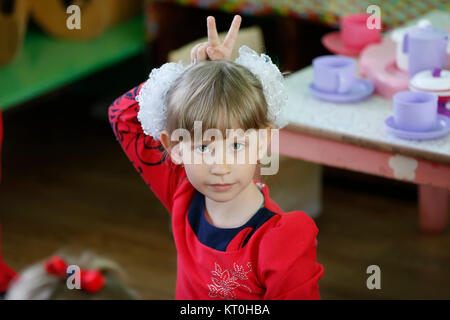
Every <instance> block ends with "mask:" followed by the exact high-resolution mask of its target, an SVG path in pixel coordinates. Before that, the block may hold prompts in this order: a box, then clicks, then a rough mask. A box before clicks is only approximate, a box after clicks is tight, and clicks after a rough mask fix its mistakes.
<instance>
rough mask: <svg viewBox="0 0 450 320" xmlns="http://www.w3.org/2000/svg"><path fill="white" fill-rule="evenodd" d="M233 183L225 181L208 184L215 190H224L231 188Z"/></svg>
mask: <svg viewBox="0 0 450 320" xmlns="http://www.w3.org/2000/svg"><path fill="white" fill-rule="evenodd" d="M233 185H234V183H227V184H210V186H211V187H212V188H214V189H215V190H217V191H226V190H229V189H231V187H233Z"/></svg>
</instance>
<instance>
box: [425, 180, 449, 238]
mask: <svg viewBox="0 0 450 320" xmlns="http://www.w3.org/2000/svg"><path fill="white" fill-rule="evenodd" d="M418 187H419V188H418V190H419V225H420V230H421V231H424V232H441V231H444V230H445V228H446V226H447V218H448V217H447V216H448V214H447V210H448V194H449V191H448V190H447V189H443V188H438V187H432V186H428V185H419V186H418Z"/></svg>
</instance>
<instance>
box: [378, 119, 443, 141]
mask: <svg viewBox="0 0 450 320" xmlns="http://www.w3.org/2000/svg"><path fill="white" fill-rule="evenodd" d="M384 124H385V128H386V131H387V133H388V134H390V135H393V136H395V137H397V138H400V139H406V140H433V139H439V138H442V137H444V136H446V135H447V134H448V133H449V132H450V118H448V117H446V116H443V115H440V114H438V120H437V122H436V126H435V127H434V129H433V130H430V131H425V132H423V131H406V130H402V129H399V128H397V126H396V125H395V121H394V117H393V116H391V117H389V118H387V119H386V120H385V122H384Z"/></svg>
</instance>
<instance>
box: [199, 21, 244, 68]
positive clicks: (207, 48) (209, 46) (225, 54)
mask: <svg viewBox="0 0 450 320" xmlns="http://www.w3.org/2000/svg"><path fill="white" fill-rule="evenodd" d="M241 21H242V18H241V16H239V15H235V16H234V19H233V22H232V23H231V27H230V30H228V34H227V36H226V37H225V40H224V41H223V43H220V39H219V35H218V33H217V29H216V20H215V19H214V17H213V16H209V17H208V18H206V22H207V26H208V41H207V42H202V43H199V44H197V45H195V46H194V47H193V48H192V50H191V63H193V62H195V60H197V61H204V60H213V61H214V60H229V59H230V57H231V53H232V52H233V47H234V43H235V41H236V38H237V35H238V32H239V27H240V26H241Z"/></svg>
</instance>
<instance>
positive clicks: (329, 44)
mask: <svg viewBox="0 0 450 320" xmlns="http://www.w3.org/2000/svg"><path fill="white" fill-rule="evenodd" d="M322 44H323V45H324V47H325V48H327V49H328V50H329V51H331V52H332V53H335V54H342V55H344V56H352V57H354V56H358V55H359V53H360V52H361V51H362V49H363V48H361V49H355V48H350V47H347V46H346V45H345V44H344V43H343V42H342V39H341V33H340V32H339V31H334V32H330V33H327V34H326V35H324V36H323V37H322Z"/></svg>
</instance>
